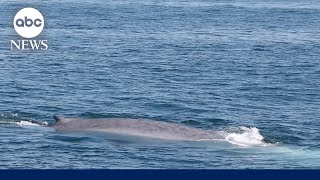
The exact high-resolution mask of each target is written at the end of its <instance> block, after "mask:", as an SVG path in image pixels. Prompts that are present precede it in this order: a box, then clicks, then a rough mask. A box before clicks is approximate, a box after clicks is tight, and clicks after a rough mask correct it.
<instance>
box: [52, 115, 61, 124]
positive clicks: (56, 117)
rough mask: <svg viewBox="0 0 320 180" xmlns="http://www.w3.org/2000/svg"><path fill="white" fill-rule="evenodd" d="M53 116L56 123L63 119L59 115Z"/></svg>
mask: <svg viewBox="0 0 320 180" xmlns="http://www.w3.org/2000/svg"><path fill="white" fill-rule="evenodd" d="M53 118H54V119H55V120H56V123H57V122H61V121H62V120H63V117H62V116H58V115H54V116H53Z"/></svg>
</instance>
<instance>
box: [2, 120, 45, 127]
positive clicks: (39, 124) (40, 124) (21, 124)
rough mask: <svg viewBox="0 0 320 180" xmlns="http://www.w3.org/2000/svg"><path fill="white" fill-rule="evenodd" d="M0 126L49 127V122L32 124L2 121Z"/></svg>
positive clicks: (28, 122)
mask: <svg viewBox="0 0 320 180" xmlns="http://www.w3.org/2000/svg"><path fill="white" fill-rule="evenodd" d="M0 124H15V125H19V126H48V122H46V121H44V122H38V123H35V122H30V121H1V122H0Z"/></svg>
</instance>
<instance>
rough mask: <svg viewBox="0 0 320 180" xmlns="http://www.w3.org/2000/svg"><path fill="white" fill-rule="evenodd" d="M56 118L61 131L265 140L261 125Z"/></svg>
mask: <svg viewBox="0 0 320 180" xmlns="http://www.w3.org/2000/svg"><path fill="white" fill-rule="evenodd" d="M54 119H55V120H56V123H55V125H54V126H53V127H54V128H55V129H56V130H57V131H92V132H104V133H112V134H119V135H127V136H139V137H144V138H154V139H163V140H177V141H228V142H230V143H232V144H237V145H240V146H246V145H259V144H264V142H263V137H262V136H261V135H260V134H259V130H258V129H257V128H243V130H244V131H245V132H243V133H240V134H236V133H226V132H224V131H209V130H203V129H199V128H193V127H189V126H186V125H183V124H177V123H169V122H161V121H154V120H149V119H130V118H105V119H80V118H64V117H60V116H54Z"/></svg>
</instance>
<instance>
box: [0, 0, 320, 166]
mask: <svg viewBox="0 0 320 180" xmlns="http://www.w3.org/2000/svg"><path fill="white" fill-rule="evenodd" d="M24 7H34V8H37V9H38V10H39V11H40V12H41V13H42V14H43V16H44V18H45V29H44V31H43V32H42V34H41V35H40V36H38V37H37V39H46V40H48V44H49V49H48V50H47V51H23V52H21V51H11V50H10V40H11V39H22V38H21V37H19V36H18V35H17V34H16V32H15V31H14V29H13V25H12V21H13V17H14V15H15V14H16V13H17V11H18V10H20V9H22V8H24ZM0 14H1V16H0V17H1V18H0V40H1V42H0V43H1V44H0V154H1V156H0V168H192V169H195V168H209V169H211V168H219V169H220V168H236V169H238V168H239V169H244V168H320V58H319V54H320V16H319V14H320V1H317V0H228V1H227V0H217V1H213V0H192V1H191V0H190V1H188V0H161V1H157V0H141V1H136V0H127V1H122V0H113V1H110V0H93V1H84V0H64V1H62V0H50V1H45V0H43V1H40V0H37V1H35V0H33V1H23V0H16V1H14V0H9V1H1V2H0ZM55 114H60V115H63V116H65V117H78V118H109V117H110V118H111V117H128V118H147V119H151V120H156V121H166V122H173V123H181V124H184V125H187V126H190V127H195V128H202V129H206V130H213V131H223V132H225V133H226V134H227V135H228V136H227V137H228V138H227V137H226V140H225V141H219V142H218V141H200V142H179V141H163V140H152V139H140V138H136V137H122V138H113V137H109V136H106V135H103V134H90V133H81V132H77V133H76V132H69V133H61V132H56V131H55V130H54V129H53V128H52V127H51V126H52V125H53V124H54V120H53V118H52V116H53V115H55Z"/></svg>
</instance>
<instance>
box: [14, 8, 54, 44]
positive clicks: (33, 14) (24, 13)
mask: <svg viewBox="0 0 320 180" xmlns="http://www.w3.org/2000/svg"><path fill="white" fill-rule="evenodd" d="M13 26H14V29H15V31H16V32H17V33H18V34H19V35H20V36H22V37H24V38H27V39H21V40H11V41H10V42H11V50H47V49H48V40H33V39H31V38H34V37H36V36H38V35H39V34H40V33H41V32H42V30H43V27H44V18H43V16H42V14H41V13H40V12H39V11H38V10H36V9H34V8H23V9H21V10H20V11H19V12H18V13H17V14H16V15H15V17H14V20H13Z"/></svg>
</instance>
